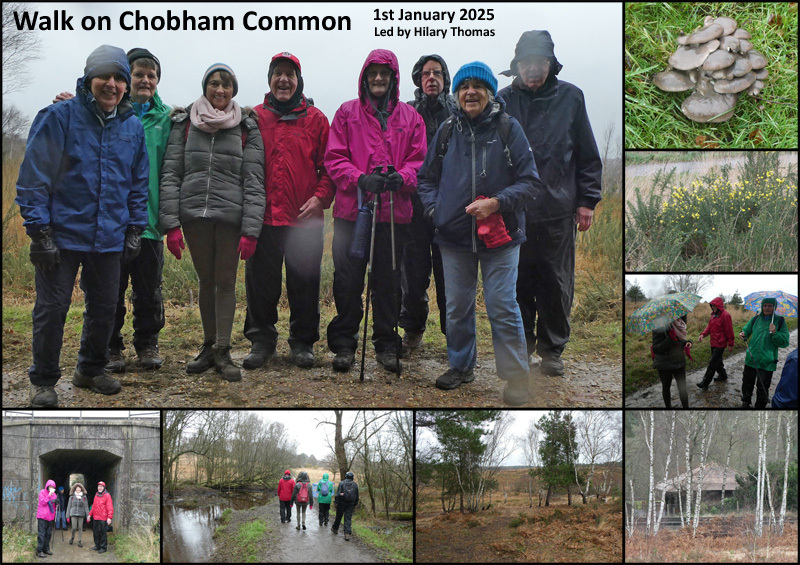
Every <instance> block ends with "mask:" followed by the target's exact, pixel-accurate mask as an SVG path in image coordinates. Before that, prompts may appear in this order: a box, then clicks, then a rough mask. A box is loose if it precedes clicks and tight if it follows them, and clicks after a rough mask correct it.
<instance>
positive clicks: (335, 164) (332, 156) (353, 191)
mask: <svg viewBox="0 0 800 565" xmlns="http://www.w3.org/2000/svg"><path fill="white" fill-rule="evenodd" d="M373 63H375V64H382V65H388V66H389V68H390V69H392V70H393V71H394V73H395V79H394V80H395V83H394V88H393V89H392V90H390V92H389V93H388V94H387V96H390V100H389V105H388V111H389V112H390V115H389V119H388V120H387V128H386V131H384V130H383V128H382V127H381V123H380V121H379V120H378V118H377V117H376V116H375V108H374V107H373V105H372V103H371V102H370V99H369V88H368V86H367V85H366V84H365V80H366V69H367V67H368V66H369V65H371V64H373ZM399 76H400V75H399V65H398V63H397V57H396V56H395V54H394V53H392V52H391V51H388V50H386V49H375V50H374V51H372V52H371V53H370V54H369V55H367V60H366V61H364V66H363V67H362V68H361V73H360V74H359V77H358V93H359V96H358V99H356V100H350V101H348V102H345V103H344V104H342V105H341V106H340V107H339V109H338V110H337V111H336V116H335V117H334V118H333V123H332V124H331V130H330V135H329V136H328V150H327V151H326V152H325V168H326V169H327V170H328V174H330V176H331V178H332V179H333V182H334V183H335V184H336V200H335V202H334V204H333V217H334V218H342V219H345V220H351V221H355V219H356V214H357V213H358V177H360V176H361V175H363V174H369V173H372V172H373V171H374V169H375V167H383V169H384V172H385V168H386V167H387V166H388V165H392V166H394V168H395V169H396V170H397V172H399V173H400V175H401V176H402V177H403V186H402V188H400V190H398V191H397V192H396V193H395V194H394V196H393V198H394V220H395V222H397V223H399V224H407V223H409V222H411V214H412V209H411V194H413V193H414V191H415V190H416V189H417V171H419V169H420V167H421V166H422V162H423V161H424V160H425V152H426V151H427V144H426V137H425V122H424V121H423V120H422V117H421V116H420V115H419V114H418V113H417V111H416V110H415V109H414V108H413V107H412V106H409V105H408V104H406V103H405V102H400V100H399V96H400V88H399ZM367 198H372V195H368V197H367ZM378 221H379V222H388V221H389V195H388V194H382V195H381V210H380V212H379V214H378Z"/></svg>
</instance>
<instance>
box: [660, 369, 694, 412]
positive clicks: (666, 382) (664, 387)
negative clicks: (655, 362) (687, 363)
mask: <svg viewBox="0 0 800 565" xmlns="http://www.w3.org/2000/svg"><path fill="white" fill-rule="evenodd" d="M658 377H659V378H660V379H661V394H662V396H663V397H664V406H666V407H667V408H672V400H671V398H670V388H671V386H672V379H673V378H674V379H675V384H677V385H678V396H679V397H680V399H681V406H683V407H684V408H689V393H688V391H687V390H686V367H682V368H680V369H673V370H671V371H663V370H661V369H659V370H658Z"/></svg>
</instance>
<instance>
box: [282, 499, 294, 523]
mask: <svg viewBox="0 0 800 565" xmlns="http://www.w3.org/2000/svg"><path fill="white" fill-rule="evenodd" d="M279 502H280V504H281V523H283V522H284V521H286V522H291V521H292V501H291V500H280V501H279Z"/></svg>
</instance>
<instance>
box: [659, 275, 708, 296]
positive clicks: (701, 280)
mask: <svg viewBox="0 0 800 565" xmlns="http://www.w3.org/2000/svg"><path fill="white" fill-rule="evenodd" d="M713 282H714V275H665V276H664V283H663V284H664V292H665V293H669V292H673V291H674V292H683V291H686V292H691V293H692V294H702V291H703V290H704V289H706V288H708V287H709V286H710V285H711V284H712V283H713Z"/></svg>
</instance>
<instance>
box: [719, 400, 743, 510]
mask: <svg viewBox="0 0 800 565" xmlns="http://www.w3.org/2000/svg"><path fill="white" fill-rule="evenodd" d="M738 422H739V413H738V412H737V413H736V416H735V417H734V419H733V427H732V428H731V434H730V436H729V439H728V455H727V456H726V457H725V467H724V468H723V470H722V502H721V504H722V508H723V509H724V508H725V481H726V479H727V477H728V466H729V465H730V463H731V451H733V444H734V443H736V438H737V436H736V424H737V423H738Z"/></svg>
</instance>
